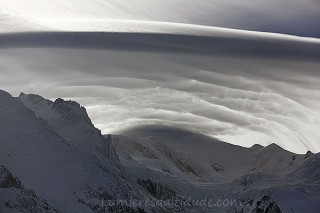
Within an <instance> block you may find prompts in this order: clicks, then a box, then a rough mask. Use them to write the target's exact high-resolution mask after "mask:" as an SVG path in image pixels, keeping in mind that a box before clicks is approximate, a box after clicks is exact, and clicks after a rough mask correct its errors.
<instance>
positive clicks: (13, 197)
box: [0, 165, 58, 213]
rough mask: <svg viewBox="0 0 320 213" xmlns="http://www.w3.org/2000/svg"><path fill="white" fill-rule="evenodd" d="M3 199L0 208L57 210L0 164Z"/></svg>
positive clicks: (34, 210)
mask: <svg viewBox="0 0 320 213" xmlns="http://www.w3.org/2000/svg"><path fill="white" fill-rule="evenodd" d="M3 195H4V197H1V198H5V199H4V201H5V202H4V206H1V205H0V212H1V210H6V209H12V210H14V211H17V212H18V211H19V212H20V211H23V212H30V213H31V212H32V213H34V212H35V213H38V212H39V213H40V212H58V210H57V209H55V208H53V207H52V206H50V205H49V204H48V202H47V201H46V200H45V199H43V198H40V197H39V196H37V195H36V193H35V192H34V191H33V190H32V189H27V188H25V187H24V186H23V185H22V184H21V182H20V181H19V179H18V178H15V177H14V176H13V175H12V173H11V172H10V171H9V170H8V169H7V168H6V167H5V166H3V165H1V166H0V196H3Z"/></svg>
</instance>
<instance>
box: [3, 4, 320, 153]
mask: <svg viewBox="0 0 320 213" xmlns="http://www.w3.org/2000/svg"><path fill="white" fill-rule="evenodd" d="M17 2H18V1H14V0H13V1H3V0H0V6H1V7H0V8H1V9H0V32H2V34H1V33H0V85H1V87H0V89H3V90H6V91H8V92H10V93H11V94H12V95H14V96H18V95H19V93H20V92H24V93H35V94H39V95H42V96H44V97H45V98H49V99H55V98H58V97H62V98H65V99H71V100H76V101H78V102H79V103H80V104H82V105H84V106H85V107H86V109H87V111H88V113H89V116H90V118H91V119H92V121H93V123H94V124H95V126H96V127H97V128H99V129H101V130H102V132H103V133H104V134H107V133H113V132H118V131H121V130H125V129H129V128H132V127H137V126H140V125H141V126H145V125H148V124H150V125H167V126H172V127H178V128H183V129H187V130H191V131H194V132H197V133H201V134H205V135H209V136H212V137H216V138H218V139H220V140H223V141H226V142H229V143H232V144H237V145H241V146H245V147H250V146H252V145H253V144H257V143H259V144H261V145H269V144H271V143H276V144H278V145H280V146H281V147H283V148H285V149H287V150H290V151H293V152H296V153H305V152H306V151H307V150H311V151H313V152H319V151H320V143H319V141H320V134H319V133H318V130H319V128H320V109H319V107H318V106H319V104H320V85H319V82H320V72H319V65H320V61H319V56H320V40H319V39H310V38H302V37H296V36H287V35H279V34H269V33H261V32H254V31H271V32H275V33H278V32H281V33H286V34H292V35H300V36H309V37H318V35H319V29H320V28H319V27H318V26H319V16H320V11H319V10H320V7H317V5H318V4H319V3H318V2H317V1H312V0H310V1H303V2H302V1H297V0H292V1H290V3H289V1H288V0H281V1H277V3H276V1H259V2H258V3H257V1H245V2H244V3H241V4H240V3H239V1H231V0H228V1H223V2H221V1H202V2H201V3H195V2H194V1H177V0H176V1H166V0H165V1H137V2H135V3H132V2H130V3H128V2H126V3H124V2H119V1H99V0H94V1H90V2H88V1H68V2H65V1H55V2H50V3H45V2H44V1H35V0H33V1H19V3H17ZM297 20H298V21H297ZM179 23H184V24H179ZM217 27H219V28H217ZM225 28H236V29H242V30H245V31H238V30H230V29H225ZM246 30H253V31H252V32H251V31H246ZM22 31H33V32H36V33H21V32H22ZM48 31H50V32H48ZM110 31H111V32H112V33H110ZM8 32H10V33H11V34H5V33H8ZM93 32H95V33H93ZM117 32H119V33H117Z"/></svg>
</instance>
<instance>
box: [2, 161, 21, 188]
mask: <svg viewBox="0 0 320 213" xmlns="http://www.w3.org/2000/svg"><path fill="white" fill-rule="evenodd" d="M11 187H14V188H21V183H20V181H18V180H17V179H16V178H14V177H13V175H12V174H11V173H10V171H9V170H8V169H7V168H6V167H5V166H3V165H1V166H0V188H11Z"/></svg>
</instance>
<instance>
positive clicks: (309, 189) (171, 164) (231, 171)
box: [108, 126, 320, 212]
mask: <svg viewBox="0 0 320 213" xmlns="http://www.w3.org/2000/svg"><path fill="white" fill-rule="evenodd" d="M120 134H123V135H112V136H111V135H109V136H108V137H112V142H113V144H114V146H115V147H116V150H117V153H118V155H119V157H120V161H121V162H122V164H123V165H125V169H126V170H127V171H128V173H129V174H131V176H133V177H135V178H136V179H138V180H139V179H145V178H146V177H147V178H148V179H150V180H152V181H154V182H160V183H163V184H166V185H168V186H170V187H172V188H173V189H174V190H176V191H178V192H179V193H181V194H183V195H185V196H187V195H190V194H191V195H192V197H193V198H194V199H201V198H204V197H205V196H207V197H213V198H215V199H216V200H218V199H219V198H221V197H222V198H237V199H239V200H241V203H242V206H240V207H239V206H237V207H234V209H233V208H232V207H230V206H228V207H224V208H221V207H215V208H214V210H215V211H214V212H318V211H319V210H320V194H319V192H320V185H319V174H320V170H319V169H320V167H319V165H320V158H319V157H320V156H319V154H312V153H311V152H307V153H306V154H302V155H299V154H294V153H291V152H288V151H286V150H284V149H282V148H281V147H279V146H277V145H275V144H271V145H269V146H267V147H263V146H260V145H254V146H253V147H251V148H243V147H240V146H235V145H231V144H228V143H224V142H221V141H218V140H215V139H213V138H210V137H206V136H203V135H200V134H196V133H192V132H189V131H186V130H181V129H176V128H171V127H164V126H145V127H139V128H135V129H131V130H128V131H125V132H121V133H120ZM137 171H138V172H137ZM259 209H260V210H259ZM202 210H203V211H204V212H207V211H208V212H210V210H208V209H206V208H203V209H202Z"/></svg>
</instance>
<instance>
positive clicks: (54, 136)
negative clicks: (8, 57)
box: [0, 91, 150, 212]
mask: <svg viewBox="0 0 320 213" xmlns="http://www.w3.org/2000/svg"><path fill="white" fill-rule="evenodd" d="M40 98H41V97H40V96H32V100H33V101H40V100H43V101H44V102H47V103H51V102H50V101H48V100H44V99H40ZM21 99H23V95H21ZM29 100H30V99H29ZM44 102H43V103H44ZM38 103H40V102H38ZM52 105H53V108H52V110H53V111H52V112H51V113H56V115H55V116H52V117H51V118H55V119H54V120H50V121H49V120H44V119H43V118H41V117H39V116H38V117H37V116H36V114H35V113H34V112H33V111H31V110H30V109H29V108H27V107H26V106H25V105H24V104H23V102H22V101H21V100H20V99H19V98H14V97H12V96H11V95H10V94H8V93H6V92H4V91H0V119H1V127H0V142H1V149H0V163H1V169H0V172H1V174H0V177H1V178H0V182H1V187H0V194H1V199H0V201H1V204H0V210H1V212H17V211H19V210H21V209H23V210H22V211H26V212H98V211H107V212H110V211H126V212H138V211H141V210H140V209H139V208H137V207H130V206H117V205H113V206H106V205H101V203H102V202H103V201H104V200H111V199H117V198H122V199H126V198H127V199H129V198H130V197H133V198H139V197H141V196H143V197H145V196H150V195H148V193H145V192H143V191H144V189H143V188H142V187H140V186H138V185H137V184H135V183H133V182H130V180H125V179H126V178H127V177H125V174H124V173H123V172H122V171H121V170H120V167H121V165H119V162H118V160H117V157H116V155H115V153H114V152H112V148H110V147H109V142H108V140H107V139H105V138H104V137H102V136H101V134H99V131H98V130H97V129H95V128H94V127H93V125H92V123H91V121H90V119H89V118H88V116H87V114H86V112H85V109H84V108H82V107H80V105H79V104H77V103H75V102H69V101H63V100H62V99H58V100H57V101H56V102H53V103H52ZM43 109H44V110H45V108H43ZM51 115H52V114H51ZM59 119H60V121H59ZM68 128H69V129H68ZM65 130H67V131H65ZM60 134H61V135H60ZM85 147H86V148H85Z"/></svg>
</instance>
